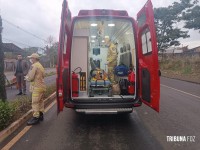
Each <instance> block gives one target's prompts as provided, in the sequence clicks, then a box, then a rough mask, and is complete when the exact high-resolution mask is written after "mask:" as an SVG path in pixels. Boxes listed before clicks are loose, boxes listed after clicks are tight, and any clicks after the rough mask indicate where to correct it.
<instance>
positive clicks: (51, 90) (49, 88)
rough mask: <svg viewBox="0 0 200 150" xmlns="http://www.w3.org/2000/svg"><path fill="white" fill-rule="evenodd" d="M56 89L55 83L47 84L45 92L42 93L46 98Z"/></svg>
mask: <svg viewBox="0 0 200 150" xmlns="http://www.w3.org/2000/svg"><path fill="white" fill-rule="evenodd" d="M55 91H56V84H52V85H49V86H48V87H47V90H46V92H45V93H44V98H47V97H48V96H50V95H51V94H53V93H54V92H55Z"/></svg>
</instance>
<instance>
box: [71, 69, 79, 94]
mask: <svg viewBox="0 0 200 150" xmlns="http://www.w3.org/2000/svg"><path fill="white" fill-rule="evenodd" d="M78 95H79V79H78V75H77V74H76V73H75V72H73V73H72V97H78Z"/></svg>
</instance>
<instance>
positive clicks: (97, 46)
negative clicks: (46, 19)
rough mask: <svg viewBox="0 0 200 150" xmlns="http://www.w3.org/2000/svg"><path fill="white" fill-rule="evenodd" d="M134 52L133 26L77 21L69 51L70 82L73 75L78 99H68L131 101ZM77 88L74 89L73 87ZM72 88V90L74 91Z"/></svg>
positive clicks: (111, 21)
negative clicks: (75, 79) (78, 69)
mask: <svg viewBox="0 0 200 150" xmlns="http://www.w3.org/2000/svg"><path fill="white" fill-rule="evenodd" d="M135 58H136V51H135V40H134V32H133V25H132V23H131V22H130V21H129V20H125V19H106V18H101V19H97V20H91V19H90V20H89V19H79V20H77V21H76V22H75V25H74V30H73V38H72V47H71V79H73V76H74V75H73V73H72V72H73V71H74V70H75V69H76V68H77V67H80V68H81V71H78V72H76V77H77V80H78V82H73V80H71V86H72V87H71V89H72V90H71V93H73V92H76V91H73V87H74V86H75V85H73V83H78V89H79V91H78V95H76V96H73V94H72V99H73V100H76V99H87V100H88V99H91V100H93V99H94V100H95V99H99V98H101V99H103V98H105V99H117V98H118V99H126V98H129V99H130V98H135V93H136V88H135V86H136V82H137V81H136V77H137V73H136V72H135V70H136V68H137V66H136V59H135ZM76 88H77V86H76ZM76 88H74V89H76Z"/></svg>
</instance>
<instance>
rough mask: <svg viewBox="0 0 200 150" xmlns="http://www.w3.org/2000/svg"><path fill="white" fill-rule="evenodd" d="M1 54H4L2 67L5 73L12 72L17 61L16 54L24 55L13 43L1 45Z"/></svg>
mask: <svg viewBox="0 0 200 150" xmlns="http://www.w3.org/2000/svg"><path fill="white" fill-rule="evenodd" d="M2 47H3V52H4V56H5V59H4V65H5V69H4V70H5V71H14V69H15V62H16V61H17V55H18V54H24V53H25V51H24V50H23V49H21V48H19V47H18V46H16V45H15V44H13V43H2Z"/></svg>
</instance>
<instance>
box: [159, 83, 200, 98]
mask: <svg viewBox="0 0 200 150" xmlns="http://www.w3.org/2000/svg"><path fill="white" fill-rule="evenodd" d="M160 85H161V86H164V87H167V88H169V89H173V90H175V91H178V92H181V93H184V94H187V95H190V96H193V97H196V98H198V99H200V96H197V95H194V94H191V93H188V92H184V91H181V90H178V89H175V88H173V87H170V86H167V85H164V84H160Z"/></svg>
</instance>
